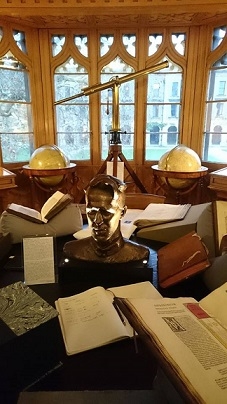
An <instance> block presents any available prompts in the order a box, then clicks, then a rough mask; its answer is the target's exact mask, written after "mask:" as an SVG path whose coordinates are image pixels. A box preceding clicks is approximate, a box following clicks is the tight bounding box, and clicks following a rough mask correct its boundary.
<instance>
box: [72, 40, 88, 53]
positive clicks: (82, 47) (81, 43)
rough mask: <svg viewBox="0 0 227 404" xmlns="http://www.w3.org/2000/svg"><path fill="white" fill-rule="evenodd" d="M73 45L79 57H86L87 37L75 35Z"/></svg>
mask: <svg viewBox="0 0 227 404" xmlns="http://www.w3.org/2000/svg"><path fill="white" fill-rule="evenodd" d="M74 43H75V45H76V47H77V49H78V51H79V52H80V53H81V55H83V56H86V57H88V38H87V35H75V36H74Z"/></svg>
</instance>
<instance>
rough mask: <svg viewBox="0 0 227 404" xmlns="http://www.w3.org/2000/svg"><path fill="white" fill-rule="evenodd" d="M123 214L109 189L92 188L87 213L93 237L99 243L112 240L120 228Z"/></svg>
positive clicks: (87, 201) (87, 198) (89, 193)
mask: <svg viewBox="0 0 227 404" xmlns="http://www.w3.org/2000/svg"><path fill="white" fill-rule="evenodd" d="M122 212H123V209H121V208H120V207H119V205H118V201H116V200H114V199H113V194H112V193H111V192H110V191H109V190H108V189H97V188H90V190H89V192H88V193H87V195H86V213H87V219H88V224H89V226H90V227H91V229H92V237H93V238H94V239H95V240H96V241H97V242H105V241H108V240H109V239H110V238H111V236H112V235H113V234H114V232H115V231H116V230H117V228H118V226H119V221H120V219H121V217H122Z"/></svg>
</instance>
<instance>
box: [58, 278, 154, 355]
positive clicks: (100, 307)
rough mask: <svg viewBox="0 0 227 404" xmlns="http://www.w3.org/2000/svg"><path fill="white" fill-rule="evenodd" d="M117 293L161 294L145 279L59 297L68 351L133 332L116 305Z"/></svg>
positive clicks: (119, 294) (124, 295)
mask: <svg viewBox="0 0 227 404" xmlns="http://www.w3.org/2000/svg"><path fill="white" fill-rule="evenodd" d="M114 296H121V297H126V296H129V297H141V296H147V297H151V298H155V297H156V298H157V297H160V294H159V292H158V291H157V290H156V289H155V288H154V286H153V285H152V284H151V283H150V282H148V281H146V282H140V283H137V284H132V285H127V286H120V287H116V288H110V289H108V290H105V289H104V288H103V287H101V286H97V287H94V288H92V289H88V290H86V291H85V292H82V293H79V294H77V295H73V296H70V297H64V298H59V299H58V300H57V301H56V302H55V305H56V308H57V310H58V312H59V322H60V326H61V331H62V335H63V339H64V343H65V348H66V352H67V354H68V355H72V354H76V353H79V352H83V351H87V350H90V349H93V348H97V347H100V346H103V345H107V344H110V343H113V342H115V341H118V340H121V339H124V338H130V337H132V336H133V329H132V327H131V326H130V324H129V323H128V321H127V320H126V319H125V317H124V316H123V315H122V313H121V312H120V311H119V310H118V308H117V306H115V305H114Z"/></svg>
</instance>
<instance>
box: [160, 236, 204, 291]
mask: <svg viewBox="0 0 227 404" xmlns="http://www.w3.org/2000/svg"><path fill="white" fill-rule="evenodd" d="M209 266H210V261H209V259H208V250H207V248H206V246H205V245H204V243H203V242H202V240H201V237H200V236H199V235H198V234H197V233H196V232H195V231H192V232H190V233H188V234H186V235H185V236H183V237H180V238H178V239H177V240H175V241H173V242H171V243H169V244H167V245H166V246H164V247H162V248H160V249H159V250H158V280H159V285H160V286H161V287H162V288H167V287H169V286H172V285H174V284H176V283H178V282H180V281H182V280H185V279H187V278H189V277H191V276H193V275H196V274H197V273H199V272H201V271H204V270H205V269H206V268H208V267H209Z"/></svg>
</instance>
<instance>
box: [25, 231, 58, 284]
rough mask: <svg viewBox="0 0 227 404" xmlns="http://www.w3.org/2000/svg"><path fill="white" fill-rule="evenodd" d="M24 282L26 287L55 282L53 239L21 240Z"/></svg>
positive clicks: (48, 237)
mask: <svg viewBox="0 0 227 404" xmlns="http://www.w3.org/2000/svg"><path fill="white" fill-rule="evenodd" d="M23 261H24V280H25V283H26V284H27V285H37V284H45V283H54V282H55V267H54V238H53V237H52V236H44V237H42V236H41V237H38V236H34V237H24V238H23Z"/></svg>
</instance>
